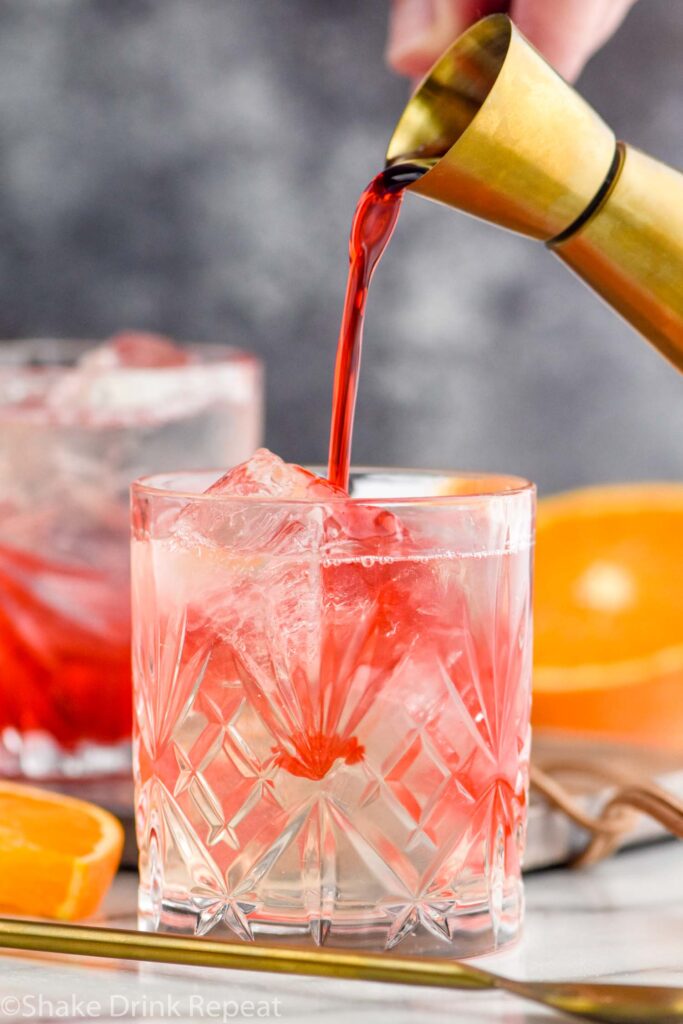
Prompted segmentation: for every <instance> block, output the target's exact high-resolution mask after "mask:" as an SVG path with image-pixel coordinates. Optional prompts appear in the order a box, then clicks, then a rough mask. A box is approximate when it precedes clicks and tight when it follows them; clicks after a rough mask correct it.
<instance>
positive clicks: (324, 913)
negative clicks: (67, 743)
mask: <svg viewBox="0 0 683 1024" xmlns="http://www.w3.org/2000/svg"><path fill="white" fill-rule="evenodd" d="M215 479H216V474H213V476H212V475H211V474H193V473H183V474H175V475H156V476H154V477H151V478H147V479H146V480H143V481H139V482H138V483H136V484H135V485H134V486H133V541H132V545H133V563H132V564H133V673H134V686H135V713H136V737H135V742H134V766H135V774H136V814H137V829H138V845H139V849H140V879H141V881H140V902H139V908H140V922H141V926H142V927H144V928H148V929H157V928H159V929H162V930H172V931H179V932H187V933H192V934H202V935H206V934H210V933H211V934H213V935H214V936H215V937H230V936H232V937H233V938H234V937H235V936H238V937H240V938H242V939H246V940H250V939H256V938H259V937H263V936H279V937H291V938H292V939H293V940H294V941H296V942H297V943H301V942H302V941H311V942H313V943H316V944H321V943H323V942H325V941H329V942H330V943H331V944H333V945H348V946H352V947H361V948H368V949H392V948H394V947H400V948H399V952H406V953H421V954H423V953H424V954H430V955H440V954H443V955H448V956H455V955H457V956H460V955H467V954H473V953H480V952H484V951H486V950H489V949H493V948H495V947H497V946H499V945H501V944H504V943H505V942H507V941H509V940H511V939H513V938H514V937H515V936H516V934H517V932H518V929H519V925H520V919H521V914H522V896H521V875H520V858H521V854H522V849H523V844H524V834H525V823H526V799H527V769H528V756H529V700H530V667H531V607H530V576H531V551H532V538H533V518H534V501H535V497H534V488H533V486H532V485H530V484H528V483H526V482H525V481H522V480H519V479H517V478H505V477H462V476H457V477H456V476H449V475H445V474H438V473H431V472H420V471H398V470H396V471H395V470H386V471H381V470H377V471H374V470H373V471H365V472H356V473H352V476H351V483H350V495H351V499H350V500H349V498H348V497H346V496H345V495H344V494H343V492H341V491H339V490H337V489H336V488H333V487H332V486H331V485H330V484H329V483H328V482H327V481H325V480H322V479H320V478H318V477H314V476H312V475H311V474H308V473H306V471H304V470H301V469H300V468H298V467H291V466H286V465H285V464H284V463H282V462H281V461H280V460H277V459H275V457H274V456H272V455H270V454H269V453H265V452H259V453H257V455H256V456H255V458H254V459H252V460H250V462H249V463H247V464H246V466H242V467H237V468H236V469H235V470H233V471H232V472H231V473H228V474H227V475H226V476H225V477H224V478H223V479H222V480H221V481H219V482H218V483H216V484H213V481H214V480H215ZM210 485H212V486H210ZM207 488H210V489H209V490H208V492H207Z"/></svg>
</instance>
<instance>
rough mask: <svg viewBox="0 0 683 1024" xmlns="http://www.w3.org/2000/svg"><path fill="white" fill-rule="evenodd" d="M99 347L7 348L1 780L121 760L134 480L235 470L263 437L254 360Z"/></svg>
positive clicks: (0, 359) (1, 389)
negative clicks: (218, 467) (224, 467)
mask: <svg viewBox="0 0 683 1024" xmlns="http://www.w3.org/2000/svg"><path fill="white" fill-rule="evenodd" d="M93 345H94V343H92V342H91V343H86V342H75V341H74V342H71V341H50V340H40V341H38V340H37V341H19V342H3V343H2V344H0V771H1V772H2V773H3V774H22V775H29V776H37V777H45V776H52V775H57V776H58V775H60V774H61V775H64V774H67V775H72V776H73V775H79V774H92V773H98V772H110V771H116V770H117V769H119V768H125V767H127V765H128V764H129V747H128V741H129V739H130V730H131V704H132V701H131V679H130V624H129V616H130V601H129V590H130V586H129V548H128V543H129V511H128V505H129V500H128V489H129V485H130V482H131V481H132V480H134V479H135V478H136V477H138V476H140V474H141V473H146V472H152V471H156V470H160V469H163V468H170V467H172V466H176V465H178V463H181V464H183V465H186V466H189V467H194V468H200V467H206V466H211V465H215V464H216V462H217V461H218V462H220V463H226V464H228V465H229V464H235V463H237V462H240V461H241V460H243V459H244V458H246V457H248V456H249V455H250V454H251V453H252V452H253V451H254V449H255V447H256V446H257V445H258V443H259V441H260V433H261V387H262V385H261V368H260V364H259V363H258V361H257V360H256V359H254V358H253V357H252V356H250V355H247V354H245V353H243V352H239V351H237V350H234V349H230V348H227V347H221V346H209V345H203V346H193V347H192V348H191V349H186V350H183V349H180V348H175V347H174V346H172V345H171V344H170V343H169V342H167V341H165V340H164V339H160V338H157V337H156V336H150V335H139V334H126V335H121V336H118V337H117V338H116V339H114V340H113V344H112V343H110V344H107V345H104V346H102V347H99V348H97V349H93ZM90 349H93V350H92V351H89V350H90Z"/></svg>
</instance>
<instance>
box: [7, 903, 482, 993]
mask: <svg viewBox="0 0 683 1024" xmlns="http://www.w3.org/2000/svg"><path fill="white" fill-rule="evenodd" d="M0 948H5V949H21V950H29V951H32V952H36V953H68V954H76V955H80V956H98V957H110V958H111V959H114V960H146V961H151V962H154V963H168V964H190V965H193V966H198V967H228V968H232V969H233V970H239V971H267V972H271V973H276V974H306V975H318V976H323V977H332V978H349V979H355V980H363V981H385V982H393V983H395V984H396V983H398V984H404V985H430V986H437V987H441V988H468V989H472V988H492V987H493V985H494V982H493V979H492V977H491V976H489V975H488V974H487V973H486V972H485V971H480V970H479V969H478V968H476V967H470V966H469V965H468V964H461V963H459V962H456V961H453V960H433V959H416V958H410V957H399V956H385V955H383V954H371V953H355V952H346V951H343V950H318V949H300V948H296V947H294V946H272V947H271V946H260V945H256V944H251V943H249V944H247V943H230V942H216V941H214V940H212V939H197V938H193V937H187V936H180V935H167V934H161V935H159V934H151V933H147V932H137V931H126V930H123V929H119V928H93V927H90V926H88V925H71V924H52V923H44V922H42V921H23V920H15V919H13V918H0Z"/></svg>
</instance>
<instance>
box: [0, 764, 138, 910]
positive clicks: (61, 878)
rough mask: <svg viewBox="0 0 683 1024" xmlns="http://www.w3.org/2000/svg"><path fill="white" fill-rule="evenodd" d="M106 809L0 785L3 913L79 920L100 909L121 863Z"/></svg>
mask: <svg viewBox="0 0 683 1024" xmlns="http://www.w3.org/2000/svg"><path fill="white" fill-rule="evenodd" d="M122 850H123V829H122V827H121V824H120V823H119V822H118V821H117V819H116V818H115V817H114V816H113V815H112V814H109V812H108V811H104V810H102V808H100V807H96V806H95V805H94V804H90V803H86V802H85V801H83V800H74V799H73V798H72V797H68V796H63V795H62V794H61V793H50V792H46V791H43V790H40V789H33V788H31V787H30V786H23V785H18V784H17V783H14V782H0V907H1V908H2V909H3V910H6V911H10V912H11V913H15V914H23V915H26V916H39V917H55V918H60V919H61V920H64V921H74V920H77V919H78V918H82V917H88V916H89V915H90V914H92V913H94V911H95V910H97V908H98V906H99V904H100V902H101V901H102V898H103V897H104V895H105V893H106V892H107V889H108V888H109V886H110V884H111V882H112V879H113V877H114V875H115V874H116V869H117V867H118V865H119V861H120V859H121V852H122Z"/></svg>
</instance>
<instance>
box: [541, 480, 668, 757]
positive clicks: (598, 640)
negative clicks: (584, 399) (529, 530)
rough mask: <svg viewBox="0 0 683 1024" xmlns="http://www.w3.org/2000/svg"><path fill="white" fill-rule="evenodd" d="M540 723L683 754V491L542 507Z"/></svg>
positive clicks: (603, 495)
mask: <svg viewBox="0 0 683 1024" xmlns="http://www.w3.org/2000/svg"><path fill="white" fill-rule="evenodd" d="M535 587H536V590H535V627H534V628H535V657H534V704H533V722H534V724H535V725H537V726H541V727H546V728H553V729H567V730H571V731H583V732H590V733H594V734H602V735H604V736H607V737H611V738H615V739H622V740H634V741H638V742H641V743H649V744H653V743H654V744H655V745H658V746H666V747H677V748H679V749H681V750H683V485H680V484H667V483H662V484H655V483H653V484H624V485H618V486H606V487H591V488H586V489H584V490H579V491H573V492H569V493H567V494H560V495H557V496H555V497H552V498H546V499H544V500H543V501H541V502H539V506H538V521H537V544H536V583H535Z"/></svg>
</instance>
